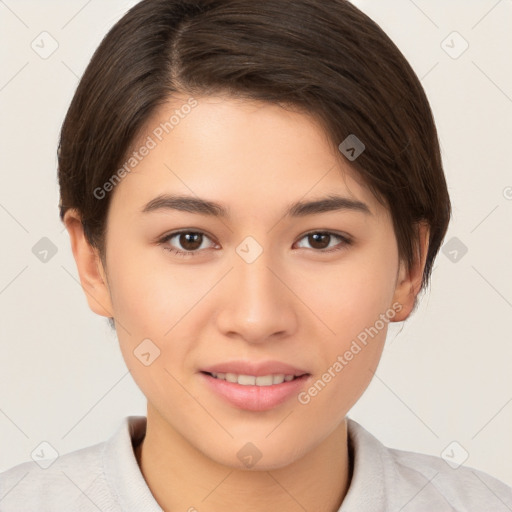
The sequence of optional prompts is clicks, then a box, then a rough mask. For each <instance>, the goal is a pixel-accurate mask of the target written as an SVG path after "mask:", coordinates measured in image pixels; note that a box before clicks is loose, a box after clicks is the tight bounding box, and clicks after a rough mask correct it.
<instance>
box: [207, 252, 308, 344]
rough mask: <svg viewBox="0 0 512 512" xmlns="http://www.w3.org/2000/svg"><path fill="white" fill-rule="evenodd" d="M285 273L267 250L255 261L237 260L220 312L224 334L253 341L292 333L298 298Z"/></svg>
mask: <svg viewBox="0 0 512 512" xmlns="http://www.w3.org/2000/svg"><path fill="white" fill-rule="evenodd" d="M236 257H237V258H238V256H236ZM286 274H287V273H286V272H283V271H280V267H279V266H278V265H276V264H275V262H274V263H272V261H270V258H269V257H268V256H267V254H266V252H265V251H264V252H263V253H262V254H261V255H260V256H259V258H258V259H257V260H256V261H254V262H252V263H247V262H245V261H244V260H243V259H241V258H238V260H236V259H235V262H234V268H233V270H232V271H231V272H230V273H229V276H227V278H228V280H229V284H228V285H227V286H225V287H223V292H222V293H223V296H222V297H221V298H220V304H221V308H220V311H218V314H217V327H218V329H219V330H220V331H221V332H222V334H224V335H225V336H227V337H230V338H236V337H238V338H241V339H243V340H245V341H246V342H247V343H251V344H254V343H264V342H266V341H270V340H277V339H280V338H284V337H287V336H291V335H293V334H294V332H295V330H296V328H297V318H298V316H297V315H298V313H300V312H299V311H296V308H297V304H298V303H299V301H298V300H297V299H296V297H295V296H294V294H293V292H292V291H291V290H293V285H290V284H288V283H287V282H286V281H287V279H286ZM226 284H227V283H226ZM290 288H291V290H290Z"/></svg>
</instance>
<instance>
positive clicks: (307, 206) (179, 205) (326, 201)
mask: <svg viewBox="0 0 512 512" xmlns="http://www.w3.org/2000/svg"><path fill="white" fill-rule="evenodd" d="M160 210H177V211H182V212H188V213H195V214H199V215H208V216H211V217H219V218H228V217H229V213H228V210H227V209H226V208H225V207H224V206H222V205H221V204H219V203H215V202H213V201H208V200H207V199H201V198H198V197H192V196H181V195H174V194H160V195H159V196H157V197H155V198H154V199H152V200H151V201H149V202H148V203H147V204H146V205H145V206H144V207H143V208H142V210H141V212H142V213H149V212H155V211H160ZM344 210H345V211H356V212H361V213H364V214H367V215H371V214H372V212H371V210H370V208H369V207H368V205H367V204H366V203H363V202H362V201H359V200H356V199H350V198H348V197H343V196H340V195H335V194H331V195H328V196H327V197H323V198H320V199H316V200H313V201H297V202H295V203H292V204H291V205H289V206H288V208H287V209H286V211H285V213H284V215H285V216H289V217H305V216H306V215H314V214H318V213H325V212H333V211H344Z"/></svg>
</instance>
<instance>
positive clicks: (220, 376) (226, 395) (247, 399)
mask: <svg viewBox="0 0 512 512" xmlns="http://www.w3.org/2000/svg"><path fill="white" fill-rule="evenodd" d="M228 370H231V371H228ZM237 370H238V372H237V373H235V372H236V371H237ZM244 370H245V371H244ZM199 376H200V377H201V378H202V381H203V383H204V384H205V385H206V386H207V388H208V389H209V390H210V392H213V393H214V395H215V396H216V397H218V398H221V400H222V402H223V403H227V404H229V405H230V406H234V407H235V408H237V409H242V410H246V411H254V412H262V411H269V410H271V409H274V408H277V407H278V406H280V405H282V404H285V403H288V402H290V401H291V400H293V398H296V397H297V395H298V394H299V393H300V391H301V390H302V389H303V388H304V387H305V386H306V385H307V383H308V381H309V380H310V378H311V374H310V373H307V372H305V371H303V370H299V369H297V368H294V367H291V366H289V365H284V364H280V363H279V364H274V363H269V364H262V365H259V366H254V365H250V364H246V363H240V364H233V363H230V364H229V365H228V364H226V365H219V366H217V367H211V368H208V369H207V370H202V371H200V372H199Z"/></svg>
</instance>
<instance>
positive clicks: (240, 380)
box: [210, 372, 296, 386]
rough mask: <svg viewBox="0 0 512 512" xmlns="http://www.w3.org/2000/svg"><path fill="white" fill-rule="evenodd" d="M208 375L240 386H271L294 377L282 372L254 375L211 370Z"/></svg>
mask: <svg viewBox="0 0 512 512" xmlns="http://www.w3.org/2000/svg"><path fill="white" fill-rule="evenodd" d="M210 375H211V376H212V377H214V378H216V379H220V380H225V381H227V382H232V383H236V384H241V385H242V386H272V385H274V384H282V383H283V382H289V381H291V380H293V379H295V378H296V377H295V376H294V375H285V374H284V373H277V374H270V375H258V376H256V375H243V374H236V373H220V372H219V373H215V372H211V373H210Z"/></svg>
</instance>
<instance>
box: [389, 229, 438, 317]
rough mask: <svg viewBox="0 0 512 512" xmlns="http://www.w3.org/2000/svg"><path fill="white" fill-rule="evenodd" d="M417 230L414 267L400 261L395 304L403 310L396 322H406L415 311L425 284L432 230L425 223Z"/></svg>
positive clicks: (394, 298)
mask: <svg viewBox="0 0 512 512" xmlns="http://www.w3.org/2000/svg"><path fill="white" fill-rule="evenodd" d="M417 229H418V245H417V247H416V257H415V261H414V263H413V265H412V267H411V268H410V269H408V268H407V265H406V263H405V262H404V261H400V267H399V270H398V276H397V281H396V288H395V294H394V297H393V303H395V302H397V303H399V304H400V305H401V306H402V309H401V310H400V312H398V313H397V315H396V316H395V317H394V319H393V321H394V322H402V321H404V320H406V319H407V318H408V317H409V315H410V314H411V313H412V312H413V311H414V309H415V307H416V303H417V296H418V294H419V292H420V290H421V285H422V282H423V271H424V269H425V262H426V258H427V252H428V246H429V233H430V230H429V226H428V224H426V223H424V222H423V223H419V224H418V225H417Z"/></svg>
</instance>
